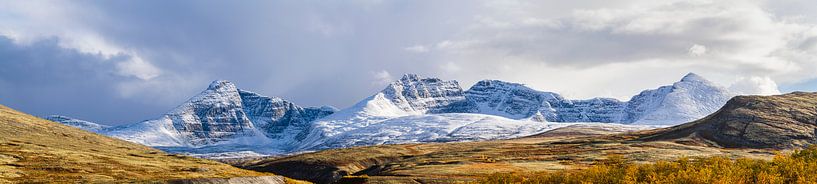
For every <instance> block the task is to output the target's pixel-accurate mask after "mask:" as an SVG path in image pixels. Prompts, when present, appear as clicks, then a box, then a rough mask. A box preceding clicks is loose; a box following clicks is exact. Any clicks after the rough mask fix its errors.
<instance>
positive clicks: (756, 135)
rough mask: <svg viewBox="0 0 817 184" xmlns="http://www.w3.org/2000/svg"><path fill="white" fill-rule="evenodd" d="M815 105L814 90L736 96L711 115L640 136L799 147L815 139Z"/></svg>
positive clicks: (723, 144) (736, 145)
mask: <svg viewBox="0 0 817 184" xmlns="http://www.w3.org/2000/svg"><path fill="white" fill-rule="evenodd" d="M815 107H817V93H806V92H794V93H789V94H784V95H775V96H738V97H735V98H732V99H731V100H729V102H727V103H726V105H725V106H724V107H723V108H721V109H720V110H718V111H717V112H716V113H714V114H712V115H709V116H707V117H705V118H703V119H700V120H697V121H694V122H690V123H686V124H682V125H678V126H675V127H671V128H667V129H666V130H663V131H659V132H658V133H655V134H653V135H651V136H647V137H645V138H644V139H645V140H672V141H679V142H683V143H697V144H707V145H712V146H718V147H727V148H776V149H788V148H802V147H805V146H807V145H810V144H815V143H817V108H815Z"/></svg>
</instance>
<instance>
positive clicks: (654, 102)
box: [465, 73, 735, 125]
mask: <svg viewBox="0 0 817 184" xmlns="http://www.w3.org/2000/svg"><path fill="white" fill-rule="evenodd" d="M465 96H466V98H467V99H469V100H470V101H472V102H474V103H476V104H477V107H478V109H479V110H478V112H477V113H482V114H492V115H498V116H503V117H507V118H511V119H531V120H535V121H548V122H604V123H623V124H631V123H636V124H651V125H675V124H680V123H685V122H688V121H691V120H695V119H698V118H702V117H704V116H706V115H708V114H711V113H713V112H715V111H716V110H718V109H719V108H720V107H721V106H723V105H724V104H725V103H726V101H727V100H729V99H730V98H732V97H733V96H735V95H734V94H732V93H730V92H729V91H727V90H726V89H725V88H723V87H720V86H718V85H715V84H713V83H712V82H709V81H707V80H706V79H704V78H703V77H701V76H699V75H696V74H694V73H689V74H687V75H686V76H684V77H683V78H682V79H681V80H680V81H678V82H676V83H674V84H672V85H669V86H662V87H659V88H658V89H653V90H645V91H643V92H641V93H640V94H638V95H636V96H633V97H632V98H631V100H630V101H627V102H622V101H619V100H616V99H611V98H594V99H589V100H568V99H565V98H564V97H562V96H560V95H559V94H556V93H552V92H542V91H537V90H534V89H531V88H528V87H525V86H524V85H522V84H516V83H509V82H503V81H497V80H484V81H480V82H477V84H475V85H474V86H472V87H471V89H469V90H468V91H466V92H465Z"/></svg>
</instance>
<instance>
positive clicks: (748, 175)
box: [479, 146, 817, 184]
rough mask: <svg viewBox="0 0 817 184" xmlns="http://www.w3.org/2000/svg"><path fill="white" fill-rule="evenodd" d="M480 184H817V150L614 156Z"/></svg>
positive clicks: (507, 175) (492, 177)
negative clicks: (648, 160) (640, 158)
mask: <svg viewBox="0 0 817 184" xmlns="http://www.w3.org/2000/svg"><path fill="white" fill-rule="evenodd" d="M479 183H496V184H517V183H519V184H540V183H576V184H583V183H605V184H607V183H610V184H619V183H620V184H631V183H679V184H681V183H701V184H708V183H722V184H732V183H735V184H739V183H780V184H783V183H817V146H811V147H809V148H807V149H804V150H798V151H794V152H793V153H791V154H789V155H782V154H778V155H776V156H775V157H774V159H772V160H771V161H765V160H753V159H745V158H741V159H735V160H733V159H729V158H725V157H709V158H701V159H694V160H692V159H688V158H680V159H678V160H674V161H658V162H656V163H652V164H633V163H629V162H627V161H626V160H625V159H624V158H623V157H621V156H611V157H608V159H606V160H604V161H599V162H596V163H595V164H593V166H591V167H590V168H587V169H582V170H572V171H558V172H531V173H497V174H492V175H489V176H486V177H484V178H483V179H482V180H480V181H479Z"/></svg>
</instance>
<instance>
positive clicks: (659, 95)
mask: <svg viewBox="0 0 817 184" xmlns="http://www.w3.org/2000/svg"><path fill="white" fill-rule="evenodd" d="M734 96H735V94H734V93H731V92H729V91H728V90H726V89H725V88H723V87H720V86H718V85H715V84H714V83H712V82H710V81H708V80H706V79H704V78H703V77H701V76H699V75H696V74H694V73H689V74H687V75H686V76H684V78H682V79H681V81H678V82H676V83H674V84H672V85H671V86H662V87H659V88H658V89H654V90H646V91H644V92H641V93H640V94H638V95H636V96H633V98H632V99H631V100H630V101H629V102H628V104H627V119H626V120H625V122H627V123H635V124H651V125H656V124H657V125H676V124H680V123H685V122H689V121H692V120H697V119H700V118H703V117H704V116H707V115H709V114H712V113H714V112H715V111H717V110H718V109H720V108H721V107H722V106H723V105H724V104H726V102H727V101H729V99H731V98H732V97H734Z"/></svg>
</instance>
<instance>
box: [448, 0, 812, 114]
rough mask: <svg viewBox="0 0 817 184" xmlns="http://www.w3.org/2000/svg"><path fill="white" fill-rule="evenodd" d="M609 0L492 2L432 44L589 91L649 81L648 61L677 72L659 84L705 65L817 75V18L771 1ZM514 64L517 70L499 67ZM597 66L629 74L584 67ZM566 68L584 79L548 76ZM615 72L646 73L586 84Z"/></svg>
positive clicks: (578, 92) (486, 68)
mask: <svg viewBox="0 0 817 184" xmlns="http://www.w3.org/2000/svg"><path fill="white" fill-rule="evenodd" d="M591 3H593V4H596V3H600V2H598V1H592V2H591ZM588 4H590V3H588ZM600 4H601V5H598V6H592V5H591V6H587V7H580V6H581V5H579V6H577V7H574V8H573V9H568V10H567V11H566V12H564V13H561V14H557V15H553V14H552V13H551V11H547V10H548V8H549V7H550V6H553V5H554V3H553V2H541V3H536V2H519V3H508V4H503V5H501V6H496V5H495V4H492V3H487V4H486V5H485V9H487V11H484V12H481V13H480V14H478V15H476V16H475V18H474V20H473V21H472V24H470V25H469V26H467V29H463V30H462V31H461V32H459V33H457V34H456V35H455V36H453V37H449V38H443V39H439V41H437V42H432V43H437V47H436V49H438V50H439V52H440V53H439V56H440V58H439V59H437V60H439V61H463V62H462V64H461V66H463V68H462V70H464V71H472V73H480V74H479V75H483V76H496V77H500V78H511V79H517V80H520V79H521V80H522V81H525V82H528V83H529V84H530V85H531V86H535V87H539V88H540V89H544V90H552V91H563V92H570V93H572V94H575V96H576V97H584V98H588V97H593V96H599V95H605V94H602V93H601V92H599V91H603V90H608V89H612V90H613V91H612V94H613V96H628V95H632V94H634V93H636V92H637V91H638V90H640V89H639V88H643V87H649V86H647V85H643V84H646V83H647V82H646V81H643V79H641V77H643V76H645V75H650V73H654V72H651V71H646V70H661V71H671V72H666V73H665V74H655V75H658V76H662V77H663V78H664V79H663V81H664V82H658V81H654V82H652V83H653V84H652V85H653V86H655V85H660V84H667V83H671V82H672V81H673V80H675V79H673V78H674V77H670V75H683V73H686V72H696V73H701V74H703V75H704V76H707V77H708V78H710V79H712V80H714V81H716V82H717V83H720V84H730V83H731V82H732V81H735V80H737V77H736V76H745V75H750V76H767V77H769V78H770V79H771V80H772V81H774V82H777V83H782V84H790V83H797V82H801V81H803V80H807V79H812V78H815V77H817V73H816V72H814V71H817V62H814V61H815V60H817V50H814V49H813V48H814V47H813V46H812V45H814V43H815V42H813V40H817V34H815V30H817V28H815V23H814V22H805V21H799V20H797V19H790V18H788V17H781V16H776V14H775V13H774V12H769V10H768V8H766V7H764V6H765V4H764V2H762V1H660V2H645V1H634V3H631V4H626V3H621V4H619V5H614V6H606V5H603V3H600ZM536 9H540V10H541V11H535V10H536ZM508 12H513V13H508ZM533 20H535V21H533ZM531 22H537V24H533V23H531ZM647 63H650V64H653V63H654V64H656V65H655V66H650V65H648V64H647ZM507 67H510V68H513V70H512V72H505V71H502V70H498V68H507ZM594 68H604V69H606V71H609V72H612V71H615V72H620V73H615V74H610V73H608V72H602V73H589V72H585V71H596V69H594ZM613 68H621V69H622V70H618V69H613ZM624 68H631V69H626V70H625V69H624ZM441 71H445V70H444V69H441ZM623 73H637V74H640V75H631V74H623ZM475 75H477V74H458V75H452V77H455V78H474V77H473V76H475ZM516 76H528V78H524V77H516ZM564 76H570V77H571V78H578V79H580V80H578V81H581V83H585V84H581V85H580V84H562V83H560V82H558V81H553V80H548V79H550V78H560V77H564ZM639 76H641V77H639ZM610 77H614V78H620V79H622V80H624V81H639V80H641V82H638V83H630V84H621V83H609V84H599V85H596V86H589V85H587V84H593V83H595V82H590V81H595V80H599V78H610ZM554 83H559V84H554ZM624 89H626V90H624ZM766 92H769V91H766ZM607 95H609V94H607Z"/></svg>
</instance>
